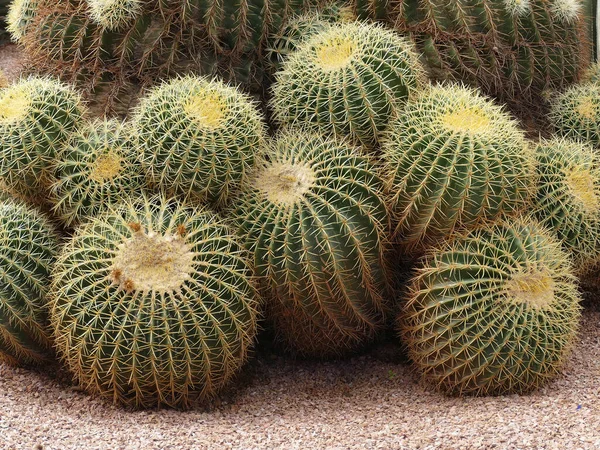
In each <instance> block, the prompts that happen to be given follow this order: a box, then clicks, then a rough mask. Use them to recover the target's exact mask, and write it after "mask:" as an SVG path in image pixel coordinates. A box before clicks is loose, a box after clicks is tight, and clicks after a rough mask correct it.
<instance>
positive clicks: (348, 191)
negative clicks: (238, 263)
mask: <svg viewBox="0 0 600 450" xmlns="http://www.w3.org/2000/svg"><path fill="white" fill-rule="evenodd" d="M381 189H382V182H381V180H380V179H379V178H378V177H377V176H376V175H375V174H374V171H373V167H372V166H371V164H370V163H369V161H368V159H367V158H366V157H363V156H359V154H358V152H357V151H356V150H355V149H354V148H352V147H350V146H348V145H347V144H344V143H338V142H335V141H333V140H331V139H330V138H323V137H321V136H319V135H313V134H309V133H304V132H301V131H287V132H284V133H282V134H280V135H279V136H278V137H277V139H276V140H274V141H273V142H271V143H270V145H268V149H267V151H266V155H265V156H264V159H262V160H261V162H260V164H259V168H258V169H257V170H256V172H255V173H254V176H253V177H252V178H251V179H250V181H249V182H248V183H247V184H245V185H244V188H243V190H242V193H241V195H240V197H239V199H238V201H237V202H236V205H237V206H236V208H235V210H234V211H232V217H233V220H234V223H235V226H236V228H237V231H238V234H239V235H240V236H242V237H243V239H245V245H246V248H247V249H249V251H250V252H251V253H252V254H253V255H254V264H255V272H256V274H257V276H258V277H259V280H260V283H261V288H262V290H263V294H264V296H265V297H266V298H268V299H269V302H268V305H267V309H268V310H269V315H270V319H271V321H272V322H273V323H274V327H275V331H276V332H277V334H278V335H279V337H280V338H283V341H284V342H285V344H286V345H287V346H288V347H289V348H290V349H291V350H293V351H295V352H297V353H299V354H301V355H303V356H309V357H318V358H324V357H329V356H336V355H339V354H343V353H347V352H348V351H350V350H353V349H356V348H357V347H360V346H361V345H363V344H365V343H366V342H368V341H370V340H371V339H372V338H373V337H374V336H375V334H376V332H377V331H378V330H380V329H381V327H382V326H383V314H384V310H385V296H386V294H387V291H386V289H387V286H388V285H387V281H386V275H387V272H386V265H385V259H384V250H385V236H386V232H387V213H386V208H385V204H384V201H383V198H382V194H381Z"/></svg>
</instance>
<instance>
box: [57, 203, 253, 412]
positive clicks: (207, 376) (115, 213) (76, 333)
mask: <svg viewBox="0 0 600 450" xmlns="http://www.w3.org/2000/svg"><path fill="white" fill-rule="evenodd" d="M250 275H251V274H250V271H249V268H248V265H247V261H246V259H245V253H244V252H243V249H242V248H241V246H240V245H238V243H237V240H236V239H235V237H234V236H233V235H231V234H230V232H229V229H228V227H227V226H226V225H224V224H223V223H221V222H220V220H219V219H218V218H216V217H215V215H214V214H213V213H210V212H208V211H204V210H201V209H197V208H191V207H186V206H184V205H182V204H180V203H178V202H176V201H174V200H165V199H164V198H162V197H152V198H143V199H141V200H139V199H138V200H132V201H130V202H127V203H124V204H122V205H121V206H120V207H118V208H115V209H113V210H111V211H107V212H105V213H104V214H102V215H100V216H98V217H97V218H95V219H93V220H92V221H90V222H88V223H87V224H86V225H84V226H83V227H81V228H79V229H78V230H77V232H76V234H75V236H74V237H73V239H72V240H71V241H70V242H69V243H68V244H67V245H66V247H65V248H64V250H63V252H62V253H61V255H60V256H59V258H58V263H57V266H56V270H55V274H54V282H53V300H52V302H51V320H52V324H53V326H54V331H55V337H56V347H57V349H58V351H59V353H60V355H61V357H62V358H63V360H64V362H65V363H66V365H67V366H68V367H69V369H70V370H71V371H72V372H73V373H74V375H75V378H76V379H77V380H78V381H79V383H80V384H81V385H82V386H83V387H84V388H86V389H87V390H88V391H90V392H92V393H97V394H99V395H101V396H103V397H106V398H109V399H112V400H113V401H115V402H118V403H122V404H127V405H132V406H136V407H153V406H158V405H169V406H173V407H187V406H189V405H190V404H192V403H194V402H196V401H198V400H203V399H206V398H209V397H211V396H212V395H214V394H215V393H217V392H218V391H219V389H221V388H222V387H223V386H224V385H225V384H226V382H227V381H228V380H229V379H230V378H231V377H232V376H233V375H234V374H235V373H236V372H237V370H238V369H239V368H240V367H241V365H242V364H243V362H244V361H245V359H246V357H247V354H248V350H249V347H250V346H251V344H252V343H253V340H254V335H255V331H256V318H257V306H258V305H257V303H256V300H255V296H254V289H253V287H252V285H251V283H250Z"/></svg>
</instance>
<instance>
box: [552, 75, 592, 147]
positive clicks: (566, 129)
mask: <svg viewBox="0 0 600 450" xmlns="http://www.w3.org/2000/svg"><path fill="white" fill-rule="evenodd" d="M550 122H551V123H552V124H553V126H554V130H555V131H556V133H557V134H558V135H560V136H562V137H565V138H569V139H574V140H580V141H585V142H589V143H590V144H592V145H594V146H598V145H600V84H596V83H586V84H579V85H575V86H571V87H570V88H569V89H567V90H566V91H565V92H562V93H560V94H558V95H557V96H556V97H555V98H554V100H553V102H552V109H551V111H550Z"/></svg>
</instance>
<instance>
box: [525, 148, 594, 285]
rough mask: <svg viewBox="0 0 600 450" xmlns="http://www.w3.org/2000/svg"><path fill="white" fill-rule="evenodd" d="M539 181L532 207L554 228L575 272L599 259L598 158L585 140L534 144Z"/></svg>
mask: <svg viewBox="0 0 600 450" xmlns="http://www.w3.org/2000/svg"><path fill="white" fill-rule="evenodd" d="M536 157H537V170H538V175H539V182H538V183H537V195H535V196H534V205H533V210H534V214H535V216H536V217H537V219H538V220H539V222H540V223H541V224H542V225H543V226H545V227H546V228H548V229H550V230H552V231H554V232H556V234H557V235H558V238H559V239H560V240H561V241H562V243H563V247H564V248H565V250H567V252H568V253H569V254H570V255H571V257H572V258H573V261H574V267H575V269H576V271H577V272H581V273H583V272H586V271H588V270H589V269H591V268H593V267H594V266H595V265H596V264H598V263H599V262H600V245H599V244H598V243H599V242H600V158H599V157H598V155H597V153H596V151H595V150H594V149H593V148H592V147H590V146H588V145H585V144H581V143H578V142H573V141H568V140H565V139H558V138H555V139H552V140H544V141H541V142H540V143H539V144H538V146H537V148H536Z"/></svg>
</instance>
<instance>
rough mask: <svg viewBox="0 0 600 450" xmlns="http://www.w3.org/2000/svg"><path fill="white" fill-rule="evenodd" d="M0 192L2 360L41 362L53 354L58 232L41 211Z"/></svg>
mask: <svg viewBox="0 0 600 450" xmlns="http://www.w3.org/2000/svg"><path fill="white" fill-rule="evenodd" d="M0 197H1V199H0V243H1V244H0V285H1V286H2V289H1V291H0V361H4V362H7V363H10V364H12V365H25V366H27V365H38V364H41V363H44V362H47V361H48V360H49V359H50V358H51V354H52V352H51V349H52V342H51V332H50V327H49V322H48V311H47V306H48V305H47V303H48V285H49V284H50V270H51V267H52V266H53V264H54V262H55V259H56V256H57V252H58V237H57V235H56V233H55V231H54V228H53V227H52V226H51V224H50V223H49V222H48V220H47V219H46V218H45V217H44V216H43V215H42V214H40V213H39V212H38V211H37V210H35V209H32V208H30V207H28V206H26V205H25V204H24V203H22V202H20V201H17V200H13V199H11V197H10V196H9V195H8V194H7V193H6V192H5V191H2V192H1V193H0Z"/></svg>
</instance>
